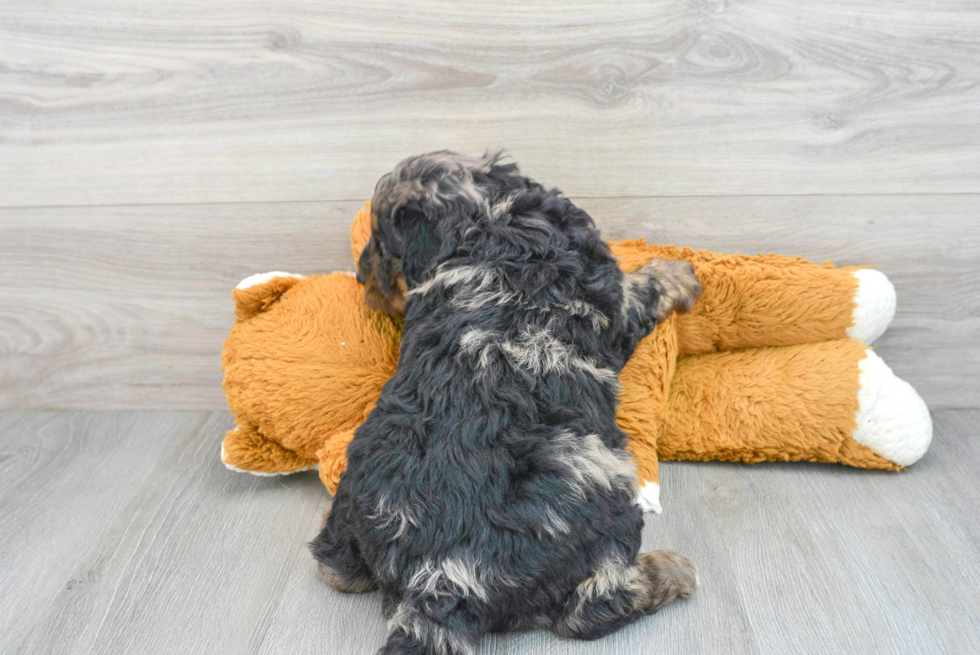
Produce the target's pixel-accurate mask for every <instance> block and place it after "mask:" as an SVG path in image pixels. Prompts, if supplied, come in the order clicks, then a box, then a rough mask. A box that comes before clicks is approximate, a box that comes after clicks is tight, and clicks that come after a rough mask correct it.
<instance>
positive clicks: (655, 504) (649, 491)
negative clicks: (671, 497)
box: [636, 481, 664, 514]
mask: <svg viewBox="0 0 980 655" xmlns="http://www.w3.org/2000/svg"><path fill="white" fill-rule="evenodd" d="M636 504H637V505H639V506H640V507H642V508H643V511H644V512H653V513H654V514H662V513H663V511H664V508H663V507H661V505H660V485H659V484H658V483H656V482H646V481H643V482H641V483H640V488H639V490H638V491H637V492H636Z"/></svg>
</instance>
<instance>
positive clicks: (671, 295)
mask: <svg viewBox="0 0 980 655" xmlns="http://www.w3.org/2000/svg"><path fill="white" fill-rule="evenodd" d="M629 278H630V281H631V282H632V283H633V284H634V285H637V286H639V287H641V288H644V287H646V288H653V289H654V290H656V292H657V301H656V302H655V303H653V305H652V306H651V307H650V314H651V316H652V317H653V318H654V319H655V320H656V321H657V322H658V323H659V322H661V321H663V320H665V319H666V318H668V317H669V316H670V315H671V314H672V313H674V312H682V313H683V312H689V311H691V308H692V307H694V302H695V301H696V300H697V299H698V296H700V295H701V289H702V287H701V281H700V280H699V279H698V276H697V274H696V273H695V272H694V266H693V265H692V264H691V263H690V262H688V261H685V260H683V259H651V260H650V261H649V262H647V263H646V264H644V265H643V266H642V267H641V268H640V269H639V270H638V271H636V272H635V273H631V274H630V275H629Z"/></svg>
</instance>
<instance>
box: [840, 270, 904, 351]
mask: <svg viewBox="0 0 980 655" xmlns="http://www.w3.org/2000/svg"><path fill="white" fill-rule="evenodd" d="M851 275H853V276H854V277H856V278H857V280H858V288H857V292H856V293H855V294H854V312H853V314H852V320H851V326H850V327H849V328H847V336H848V337H850V338H851V339H852V340H854V341H860V342H862V343H866V344H868V345H871V344H872V343H874V340H875V339H877V338H878V337H880V336H881V335H882V334H883V333H884V332H885V330H886V329H887V328H888V325H889V323H891V322H892V319H893V318H895V307H896V304H897V301H896V297H895V287H894V286H892V283H891V280H889V279H888V276H887V275H885V274H884V273H882V272H881V271H876V270H874V269H873V268H862V269H860V270H857V271H854V272H853V273H851Z"/></svg>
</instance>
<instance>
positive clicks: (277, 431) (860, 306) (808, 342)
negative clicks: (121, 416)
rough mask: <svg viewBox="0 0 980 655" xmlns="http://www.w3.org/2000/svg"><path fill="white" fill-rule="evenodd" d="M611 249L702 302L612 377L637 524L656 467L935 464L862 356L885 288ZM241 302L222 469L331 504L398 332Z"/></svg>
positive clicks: (375, 323)
mask: <svg viewBox="0 0 980 655" xmlns="http://www.w3.org/2000/svg"><path fill="white" fill-rule="evenodd" d="M369 221H370V212H369V209H368V208H367V207H365V208H364V209H362V210H361V212H359V213H358V215H357V217H356V218H355V221H354V225H353V228H352V232H351V249H352V255H353V257H354V260H355V261H356V260H357V258H358V257H359V256H360V253H361V252H362V250H363V248H364V245H365V244H366V243H367V241H368V239H369V237H370V223H369ZM612 248H613V252H614V253H615V254H616V256H617V257H618V258H619V259H620V265H621V266H622V267H623V268H624V269H625V270H628V271H629V270H635V269H636V268H638V267H639V266H641V265H642V264H643V263H645V262H646V261H648V260H649V259H651V258H653V257H661V258H682V259H687V260H688V261H691V262H692V263H693V264H694V265H695V268H696V269H697V273H698V277H699V278H700V279H701V281H702V283H703V285H704V291H703V293H702V295H701V297H700V299H699V300H698V303H697V305H696V306H695V308H694V310H693V311H692V312H691V313H690V314H686V315H682V316H677V315H675V316H672V317H671V318H670V319H668V320H667V321H665V322H664V323H663V324H661V325H659V326H658V327H657V329H656V330H655V331H654V333H653V334H651V335H650V336H649V337H647V338H646V339H644V340H643V341H641V342H640V344H639V346H638V347H637V350H636V352H635V353H634V355H633V357H632V359H631V360H630V361H629V362H628V363H627V365H626V367H625V368H624V369H623V371H622V373H621V375H620V381H621V384H622V391H621V394H620V407H619V411H618V414H617V421H618V423H619V425H620V427H621V428H622V429H623V430H624V431H625V432H626V433H627V434H628V435H629V437H630V446H629V448H630V450H631V451H632V452H633V453H634V455H635V456H636V458H637V463H638V470H639V475H640V477H641V498H640V500H641V502H642V503H643V504H644V505H645V507H646V508H647V509H653V510H657V511H659V484H658V454H659V456H660V457H661V458H664V459H686V460H726V461H743V462H759V461H780V460H782V461H787V460H811V461H822V462H842V463H845V464H849V465H852V466H859V467H863V468H877V469H885V470H896V469H899V468H901V467H903V466H907V465H909V464H911V463H912V462H914V461H916V460H917V459H918V458H919V457H921V456H922V454H923V453H924V452H925V450H926V449H927V448H928V445H929V442H930V439H931V434H932V425H931V422H930V420H929V413H928V410H927V409H926V407H925V404H924V403H923V402H922V400H921V398H919V396H918V394H916V393H915V391H914V390H913V389H912V387H911V386H909V385H908V384H907V383H905V382H903V381H902V380H900V379H898V378H897V377H895V376H894V374H892V372H891V370H890V369H889V368H888V367H887V366H886V365H885V364H884V362H882V361H881V359H880V358H878V357H877V355H875V354H874V353H873V352H872V351H871V350H870V349H869V348H868V347H867V346H866V345H865V343H862V340H864V341H870V340H871V339H873V338H874V337H876V336H878V335H879V334H881V332H882V331H884V328H885V327H886V326H887V324H888V322H889V321H890V320H891V317H892V315H893V314H894V307H895V302H894V289H893V288H892V287H891V285H890V283H888V280H887V278H885V276H883V275H882V274H880V273H878V272H877V271H871V270H869V269H841V268H835V267H833V266H831V265H830V264H823V265H815V264H811V263H809V262H806V261H804V260H802V259H791V258H787V257H779V256H776V255H760V256H757V257H745V256H742V255H721V254H715V253H710V252H704V251H702V252H694V251H692V250H689V249H685V248H676V247H672V246H651V245H649V244H647V243H646V242H645V241H643V240H642V239H639V240H635V241H627V242H620V243H616V244H612ZM234 297H235V305H236V315H237V321H236V323H235V325H234V327H233V328H232V331H231V334H230V335H229V337H228V340H227V341H226V343H225V350H224V352H223V354H222V365H223V367H224V371H225V379H224V388H225V392H226V394H227V396H228V404H229V406H230V407H231V410H232V412H233V414H234V415H235V422H236V426H237V427H236V428H235V429H234V430H232V431H230V432H229V433H228V435H227V437H226V438H225V440H224V444H223V450H222V460H223V461H224V463H225V464H226V465H227V466H228V467H229V468H232V469H234V470H240V471H247V472H250V473H255V474H260V475H261V474H268V475H275V474H281V473H291V472H294V471H300V470H307V469H310V468H314V467H316V468H318V469H319V474H320V478H321V480H323V482H324V484H325V485H326V486H327V488H328V489H329V490H330V491H331V493H332V492H334V491H335V490H336V485H337V482H338V481H339V477H340V474H341V472H342V471H343V469H344V467H345V465H346V458H345V452H346V448H347V444H348V443H349V442H350V440H351V438H353V434H354V430H355V429H356V428H357V426H358V425H360V424H361V423H362V422H363V421H364V419H365V418H366V417H367V415H368V413H369V412H370V411H371V409H372V408H373V407H374V404H375V402H376V401H377V398H378V396H379V395H380V393H381V388H382V386H383V385H384V383H385V382H386V381H387V380H388V378H390V377H391V375H392V374H393V373H394V371H395V367H396V366H397V362H398V341H399V336H400V332H401V323H400V319H398V318H394V317H392V316H389V315H387V314H382V313H378V312H374V311H371V310H370V309H368V307H367V304H366V303H365V297H364V288H363V287H362V286H361V285H360V284H359V283H358V282H357V280H356V279H355V277H354V276H353V275H352V274H348V273H333V274H331V275H325V276H317V277H309V278H305V277H303V276H299V275H291V274H289V273H270V274H265V275H261V276H253V277H251V278H248V279H246V280H244V281H243V282H242V283H241V284H240V285H239V286H238V287H237V288H236V289H235V291H234Z"/></svg>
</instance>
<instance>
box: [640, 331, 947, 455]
mask: <svg viewBox="0 0 980 655" xmlns="http://www.w3.org/2000/svg"><path fill="white" fill-rule="evenodd" d="M669 411H670V417H669V419H668V421H667V425H666V430H665V433H664V434H663V435H662V436H661V438H660V440H659V441H658V452H659V454H660V457H661V459H680V460H697V461H707V460H722V461H740V462H748V463H755V462H762V461H801V460H809V461H818V462H840V463H843V464H848V465H850V466H856V467H861V468H871V469H883V470H897V469H899V468H901V467H904V466H908V465H909V464H912V463H913V462H915V461H916V460H917V459H919V457H921V456H922V455H923V454H924V453H925V451H926V449H927V448H928V447H929V443H930V441H931V439H932V423H931V421H930V419H929V413H928V410H927V409H926V406H925V403H923V402H922V399H921V398H919V396H918V394H916V393H915V390H914V389H912V387H911V386H910V385H908V384H907V383H906V382H903V381H902V380H899V379H898V378H897V377H895V375H894V374H893V373H892V372H891V370H890V369H889V368H888V367H887V366H886V365H885V364H884V362H882V361H881V359H880V358H879V357H878V356H877V355H875V354H874V353H873V352H872V351H871V350H870V349H868V348H867V347H866V346H864V345H863V344H860V343H857V342H854V341H845V340H840V341H830V342H825V343H815V344H804V345H799V346H788V347H782V348H760V349H752V350H743V351H736V352H730V353H713V354H706V355H697V356H692V357H686V358H682V359H680V360H679V361H678V364H677V371H676V373H675V374H674V380H673V386H672V388H671V394H670V400H669Z"/></svg>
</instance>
